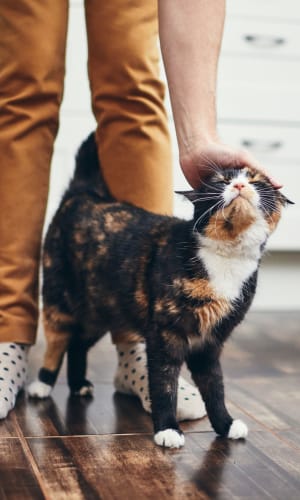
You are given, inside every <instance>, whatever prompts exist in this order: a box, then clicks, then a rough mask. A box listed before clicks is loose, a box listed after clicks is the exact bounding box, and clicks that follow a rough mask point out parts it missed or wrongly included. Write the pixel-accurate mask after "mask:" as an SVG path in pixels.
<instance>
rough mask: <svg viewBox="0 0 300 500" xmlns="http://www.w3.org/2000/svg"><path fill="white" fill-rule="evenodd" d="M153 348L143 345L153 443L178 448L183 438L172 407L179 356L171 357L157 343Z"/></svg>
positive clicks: (176, 383) (164, 348)
mask: <svg viewBox="0 0 300 500" xmlns="http://www.w3.org/2000/svg"><path fill="white" fill-rule="evenodd" d="M151 344H152V345H151ZM155 344H156V345H153V343H152V342H150V343H149V342H147V357H148V378H149V393H150V399H151V407H152V420H153V426H154V433H155V434H154V441H155V443H156V444H158V445H160V446H164V447H166V448H180V447H181V446H183V445H184V435H183V433H182V431H181V429H180V427H179V425H178V422H177V420H176V407H177V388H178V376H179V372H180V368H181V364H182V361H181V358H182V356H181V355H180V356H178V357H177V356H176V357H174V356H172V355H171V354H170V352H169V350H168V348H167V346H165V345H163V344H162V343H161V342H160V341H159V340H158V342H157V343H155Z"/></svg>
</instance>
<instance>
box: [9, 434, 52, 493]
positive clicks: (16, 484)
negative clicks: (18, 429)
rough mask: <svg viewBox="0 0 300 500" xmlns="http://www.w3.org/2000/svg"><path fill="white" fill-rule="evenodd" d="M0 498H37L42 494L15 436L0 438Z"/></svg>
mask: <svg viewBox="0 0 300 500" xmlns="http://www.w3.org/2000/svg"><path fill="white" fill-rule="evenodd" d="M0 457H1V458H0V498H1V499H2V498H3V499H4V498H5V499H13V500H17V499H19V500H26V499H28V500H33V499H34V500H39V499H43V498H44V495H43V493H42V491H41V488H40V486H39V484H38V482H37V480H36V478H35V476H34V474H33V471H32V469H31V466H30V463H29V462H28V460H27V458H26V456H25V453H24V451H23V449H22V445H21V443H20V441H19V439H17V438H3V437H1V438H0Z"/></svg>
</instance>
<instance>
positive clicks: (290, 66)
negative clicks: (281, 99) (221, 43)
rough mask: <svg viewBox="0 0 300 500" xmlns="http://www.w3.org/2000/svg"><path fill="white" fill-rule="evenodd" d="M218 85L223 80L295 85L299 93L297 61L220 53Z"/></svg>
mask: <svg viewBox="0 0 300 500" xmlns="http://www.w3.org/2000/svg"><path fill="white" fill-rule="evenodd" d="M218 81H219V85H220V86H222V84H224V83H225V82H227V83H229V82H230V83H231V84H232V85H236V86H240V85H244V83H246V84H248V83H253V84H254V85H259V86H260V87H268V88H270V87H272V88H277V89H278V91H280V89H281V88H282V87H289V88H292V87H296V88H297V89H299V95H300V63H299V61H290V60H287V61H286V60H282V61H280V62H278V60H277V59H263V58H261V57H251V58H249V57H236V56H230V55H227V56H226V55H222V56H221V57H220V63H219V70H218Z"/></svg>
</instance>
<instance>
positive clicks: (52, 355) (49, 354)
mask: <svg viewBox="0 0 300 500" xmlns="http://www.w3.org/2000/svg"><path fill="white" fill-rule="evenodd" d="M43 316H44V329H45V336H46V340H47V347H46V351H45V355H44V362H43V366H42V368H41V369H40V371H39V374H38V378H37V380H35V381H34V382H32V383H31V384H30V385H29V386H28V388H27V391H28V394H29V396H31V397H36V398H41V399H43V398H46V397H48V396H49V395H50V393H51V391H52V388H53V386H54V384H55V382H56V379H57V376H58V373H59V370H60V367H61V364H62V361H63V357H64V354H65V352H66V351H67V349H68V346H69V342H70V339H71V337H72V335H73V334H74V328H75V324H74V320H73V317H72V316H71V315H69V314H67V313H65V312H61V311H60V310H59V309H58V308H55V307H54V306H52V307H51V308H47V307H45V308H44V311H43Z"/></svg>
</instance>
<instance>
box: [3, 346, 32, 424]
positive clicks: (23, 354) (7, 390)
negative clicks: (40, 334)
mask: <svg viewBox="0 0 300 500" xmlns="http://www.w3.org/2000/svg"><path fill="white" fill-rule="evenodd" d="M28 351H29V346H26V345H23V344H15V343H13V342H0V419H1V418H5V417H6V416H7V414H8V412H9V411H10V410H12V409H13V408H14V406H15V403H16V398H17V395H18V393H19V392H20V390H21V389H22V388H23V387H24V385H25V382H26V378H27V366H28V359H27V358H28Z"/></svg>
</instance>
